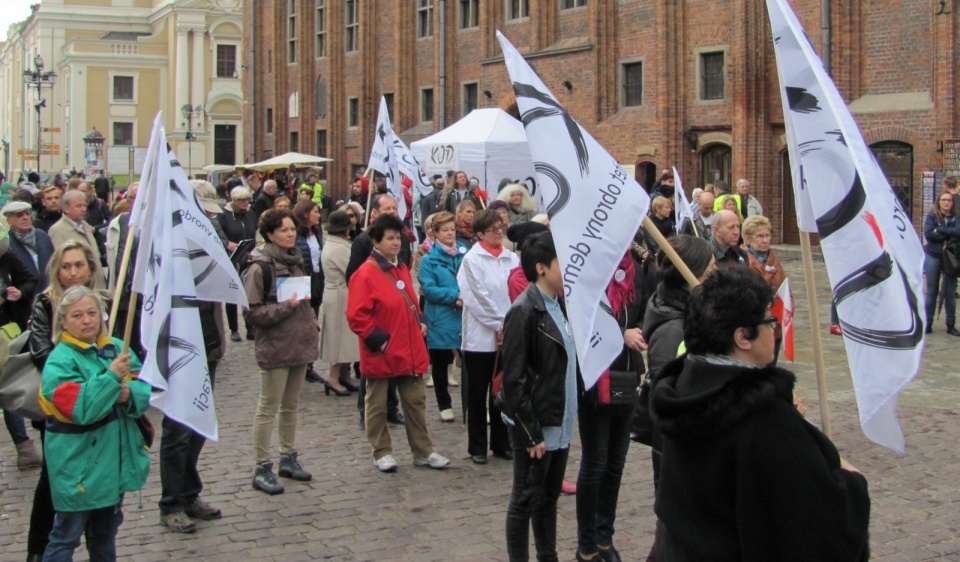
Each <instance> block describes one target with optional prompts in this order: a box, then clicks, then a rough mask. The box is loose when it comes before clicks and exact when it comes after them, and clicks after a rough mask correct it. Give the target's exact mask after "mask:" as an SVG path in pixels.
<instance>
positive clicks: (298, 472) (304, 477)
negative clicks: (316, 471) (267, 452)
mask: <svg viewBox="0 0 960 562" xmlns="http://www.w3.org/2000/svg"><path fill="white" fill-rule="evenodd" d="M280 477H281V478H293V479H294V480H297V481H300V482H309V481H310V480H311V479H312V478H313V475H312V474H310V473H309V472H307V471H306V470H304V469H303V467H302V466H300V461H298V460H297V452H296V451H290V452H289V453H280Z"/></svg>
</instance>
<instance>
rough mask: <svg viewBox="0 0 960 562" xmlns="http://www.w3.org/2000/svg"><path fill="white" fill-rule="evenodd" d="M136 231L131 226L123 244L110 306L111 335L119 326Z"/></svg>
mask: <svg viewBox="0 0 960 562" xmlns="http://www.w3.org/2000/svg"><path fill="white" fill-rule="evenodd" d="M136 233H137V229H136V228H129V229H128V230H127V241H126V243H125V245H124V246H123V259H121V260H120V269H119V270H118V271H117V286H116V287H115V289H114V293H113V304H112V305H111V306H110V326H109V330H110V335H113V329H114V328H115V327H116V326H117V314H118V313H119V312H120V295H121V294H122V293H123V285H124V284H125V283H126V282H127V269H128V268H129V266H130V256H131V254H133V242H134V240H135V236H136Z"/></svg>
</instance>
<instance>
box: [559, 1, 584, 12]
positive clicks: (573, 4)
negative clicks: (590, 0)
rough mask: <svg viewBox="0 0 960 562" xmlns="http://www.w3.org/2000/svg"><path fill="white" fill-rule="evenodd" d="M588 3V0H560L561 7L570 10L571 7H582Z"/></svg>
mask: <svg viewBox="0 0 960 562" xmlns="http://www.w3.org/2000/svg"><path fill="white" fill-rule="evenodd" d="M586 5H587V0H560V9H561V10H569V9H571V8H582V7H584V6H586Z"/></svg>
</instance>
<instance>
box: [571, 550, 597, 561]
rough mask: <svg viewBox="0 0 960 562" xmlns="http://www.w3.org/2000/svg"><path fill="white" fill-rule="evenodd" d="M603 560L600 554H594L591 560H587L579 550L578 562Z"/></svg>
mask: <svg viewBox="0 0 960 562" xmlns="http://www.w3.org/2000/svg"><path fill="white" fill-rule="evenodd" d="M601 560H602V558H600V555H599V554H594V555H593V556H591V557H590V558H585V557H584V556H583V555H582V554H580V549H577V562H600V561H601Z"/></svg>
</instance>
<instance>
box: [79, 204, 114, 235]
mask: <svg viewBox="0 0 960 562" xmlns="http://www.w3.org/2000/svg"><path fill="white" fill-rule="evenodd" d="M111 220H113V213H111V212H110V206H109V205H107V202H106V201H104V200H103V199H100V198H99V197H94V198H93V199H91V200H90V203H89V204H88V205H87V218H86V221H87V224H89V225H90V226H92V227H93V228H94V229H95V230H96V231H97V232H100V231H101V230H103V229H104V228H107V225H108V224H110V221H111Z"/></svg>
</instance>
